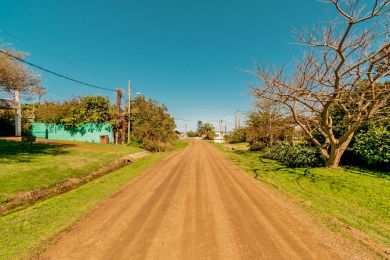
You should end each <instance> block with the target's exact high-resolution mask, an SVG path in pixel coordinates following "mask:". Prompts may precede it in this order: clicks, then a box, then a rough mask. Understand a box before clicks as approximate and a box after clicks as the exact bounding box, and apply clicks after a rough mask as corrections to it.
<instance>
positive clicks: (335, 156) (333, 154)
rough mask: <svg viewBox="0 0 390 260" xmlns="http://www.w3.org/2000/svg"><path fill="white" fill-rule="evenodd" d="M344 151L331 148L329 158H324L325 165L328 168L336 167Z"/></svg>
mask: <svg viewBox="0 0 390 260" xmlns="http://www.w3.org/2000/svg"><path fill="white" fill-rule="evenodd" d="M344 152H345V149H344V150H342V149H340V148H333V147H332V148H331V151H330V153H329V158H328V159H327V160H326V162H325V163H326V167H330V168H338V167H339V164H340V159H341V156H342V155H343V153H344Z"/></svg>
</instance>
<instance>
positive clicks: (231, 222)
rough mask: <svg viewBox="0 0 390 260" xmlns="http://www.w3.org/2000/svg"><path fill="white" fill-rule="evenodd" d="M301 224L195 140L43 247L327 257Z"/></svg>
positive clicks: (81, 252)
mask: <svg viewBox="0 0 390 260" xmlns="http://www.w3.org/2000/svg"><path fill="white" fill-rule="evenodd" d="M335 257H336V258H337V255H335V254H334V253H331V251H330V250H329V248H328V247H326V246H325V245H323V244H321V242H319V240H318V239H316V238H315V236H314V235H313V234H312V232H311V231H310V230H309V228H308V227H307V226H305V224H303V223H301V222H300V221H298V220H297V219H296V218H294V217H293V216H292V215H291V214H289V213H288V212H287V211H286V210H283V208H281V207H279V206H278V204H277V203H274V200H273V199H272V198H271V196H269V194H268V193H267V190H266V189H263V188H262V186H261V185H259V183H258V181H256V180H254V179H253V178H251V177H250V176H249V175H248V174H245V173H243V172H242V171H240V170H238V169H237V167H236V166H234V165H232V164H231V163H230V162H228V161H227V160H226V159H224V158H223V156H222V155H221V154H220V152H219V151H217V150H216V149H215V148H214V147H213V146H212V145H210V144H208V143H206V142H202V141H194V142H192V143H191V144H190V145H189V146H188V147H187V148H186V149H185V150H183V151H181V152H180V153H177V154H175V155H173V156H170V157H169V158H167V159H166V160H164V161H162V162H160V163H159V164H157V165H156V166H154V167H153V168H152V169H150V170H149V171H147V172H145V173H144V174H142V175H141V176H139V177H138V178H136V179H135V180H134V181H132V182H130V183H128V184H127V185H125V187H124V188H123V189H122V190H121V191H120V192H118V193H117V194H116V195H115V196H113V197H111V198H110V199H108V200H106V201H105V202H103V203H102V204H101V205H100V206H99V207H98V208H97V209H96V210H94V211H93V212H92V213H91V214H89V215H88V216H87V217H85V218H84V219H83V220H82V221H80V222H78V223H77V224H76V225H75V226H74V227H73V228H72V229H71V230H70V231H68V232H65V233H63V234H62V235H60V237H59V238H58V241H57V242H56V243H55V244H54V245H53V246H52V247H51V248H48V249H47V250H46V252H45V253H44V254H43V255H42V258H50V259H186V260H187V259H282V258H283V259H330V258H335Z"/></svg>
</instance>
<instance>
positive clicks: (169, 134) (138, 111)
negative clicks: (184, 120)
mask: <svg viewBox="0 0 390 260" xmlns="http://www.w3.org/2000/svg"><path fill="white" fill-rule="evenodd" d="M131 112H132V113H131V136H132V140H133V141H134V142H137V143H139V144H140V146H141V147H143V148H144V149H146V150H149V151H153V152H157V151H166V150H168V149H170V148H171V147H172V142H173V141H174V140H176V139H177V136H176V134H175V127H176V126H175V121H174V120H173V118H172V116H171V115H170V114H169V113H168V110H167V108H166V107H165V106H164V105H161V104H159V103H158V102H156V101H154V100H151V99H145V98H144V97H137V98H136V99H135V100H134V101H132V104H131Z"/></svg>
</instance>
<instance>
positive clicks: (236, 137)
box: [226, 128, 247, 144]
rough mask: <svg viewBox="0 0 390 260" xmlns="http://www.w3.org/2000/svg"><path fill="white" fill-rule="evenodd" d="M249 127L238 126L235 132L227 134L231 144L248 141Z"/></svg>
mask: <svg viewBox="0 0 390 260" xmlns="http://www.w3.org/2000/svg"><path fill="white" fill-rule="evenodd" d="M246 132H247V129H246V128H237V129H234V130H233V132H232V133H231V134H230V135H228V136H227V138H226V139H227V141H228V142H229V143H231V144H234V143H243V142H245V141H246V136H247V134H246Z"/></svg>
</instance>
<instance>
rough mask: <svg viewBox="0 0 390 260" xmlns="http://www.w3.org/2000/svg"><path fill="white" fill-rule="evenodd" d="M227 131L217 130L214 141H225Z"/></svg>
mask: <svg viewBox="0 0 390 260" xmlns="http://www.w3.org/2000/svg"><path fill="white" fill-rule="evenodd" d="M225 135H226V134H225V133H223V132H215V136H214V142H215V143H224V142H225V139H224V137H225Z"/></svg>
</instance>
